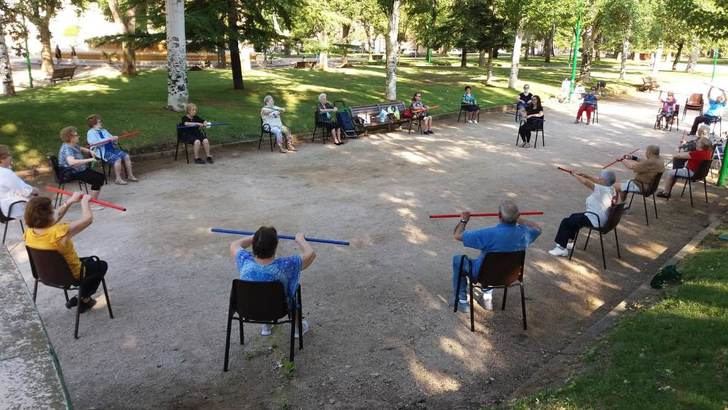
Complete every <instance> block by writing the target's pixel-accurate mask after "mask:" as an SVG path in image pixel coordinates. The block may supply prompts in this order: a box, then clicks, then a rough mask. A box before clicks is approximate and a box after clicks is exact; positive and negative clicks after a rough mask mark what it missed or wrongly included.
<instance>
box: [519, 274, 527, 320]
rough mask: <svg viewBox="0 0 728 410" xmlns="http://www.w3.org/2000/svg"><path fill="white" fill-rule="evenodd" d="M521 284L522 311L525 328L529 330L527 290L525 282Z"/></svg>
mask: <svg viewBox="0 0 728 410" xmlns="http://www.w3.org/2000/svg"><path fill="white" fill-rule="evenodd" d="M520 286H521V313H523V330H528V325H527V323H526V293H525V292H526V290H525V289H524V288H523V284H522V283H521V284H520Z"/></svg>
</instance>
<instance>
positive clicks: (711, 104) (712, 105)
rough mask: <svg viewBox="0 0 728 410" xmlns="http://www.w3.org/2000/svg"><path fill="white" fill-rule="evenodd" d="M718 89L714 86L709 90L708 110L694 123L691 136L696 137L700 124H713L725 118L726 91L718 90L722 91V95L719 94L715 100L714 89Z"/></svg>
mask: <svg viewBox="0 0 728 410" xmlns="http://www.w3.org/2000/svg"><path fill="white" fill-rule="evenodd" d="M714 88H716V87H714V86H711V87H710V89H708V110H707V111H706V112H705V114H703V115H698V116H697V117H695V120H694V121H693V126H692V128H690V135H695V133H696V132H697V131H698V126H699V125H700V124H712V123H714V122H716V121H718V120H719V119H720V117H722V116H723V110H725V104H726V96H725V90H724V89H722V88H718V89H719V90H720V94H718V96H717V97H715V98H713V89H714Z"/></svg>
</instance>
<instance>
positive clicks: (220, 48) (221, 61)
mask: <svg viewBox="0 0 728 410" xmlns="http://www.w3.org/2000/svg"><path fill="white" fill-rule="evenodd" d="M225 57H226V56H225V43H222V44H218V45H217V68H227V58H225Z"/></svg>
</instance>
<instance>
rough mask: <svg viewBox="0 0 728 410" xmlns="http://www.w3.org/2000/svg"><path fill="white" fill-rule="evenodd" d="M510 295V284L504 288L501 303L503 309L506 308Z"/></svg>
mask: <svg viewBox="0 0 728 410" xmlns="http://www.w3.org/2000/svg"><path fill="white" fill-rule="evenodd" d="M507 297H508V286H506V287H505V288H503V304H502V305H501V310H506V298H507Z"/></svg>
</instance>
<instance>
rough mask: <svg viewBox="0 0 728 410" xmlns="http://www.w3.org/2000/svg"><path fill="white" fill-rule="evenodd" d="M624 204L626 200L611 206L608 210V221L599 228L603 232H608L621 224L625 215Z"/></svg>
mask: <svg viewBox="0 0 728 410" xmlns="http://www.w3.org/2000/svg"><path fill="white" fill-rule="evenodd" d="M624 206H625V204H624V202H621V203H618V204H616V205H612V206H611V207H610V208H609V211H608V212H607V223H606V224H605V225H604V226H603V227H601V228H599V230H600V231H601V232H602V233H608V232H610V231H611V230H612V229H614V228H616V227H617V225H619V221H621V220H622V215H624Z"/></svg>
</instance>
